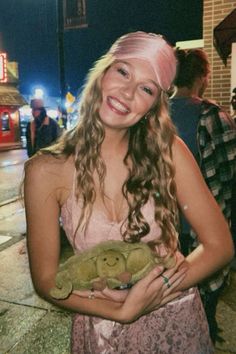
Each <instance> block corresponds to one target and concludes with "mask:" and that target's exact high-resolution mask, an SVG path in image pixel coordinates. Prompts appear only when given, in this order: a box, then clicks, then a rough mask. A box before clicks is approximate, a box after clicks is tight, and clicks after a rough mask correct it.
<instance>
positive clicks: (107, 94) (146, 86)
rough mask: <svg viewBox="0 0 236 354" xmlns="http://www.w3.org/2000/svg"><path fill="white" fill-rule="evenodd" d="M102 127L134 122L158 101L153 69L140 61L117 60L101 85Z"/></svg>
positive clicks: (129, 124) (125, 125)
mask: <svg viewBox="0 0 236 354" xmlns="http://www.w3.org/2000/svg"><path fill="white" fill-rule="evenodd" d="M101 91H102V104H101V107H100V110H99V114H100V117H101V120H102V122H103V124H104V125H105V126H107V127H110V128H114V129H124V128H128V127H130V126H132V125H134V124H135V123H137V122H138V121H139V120H140V119H141V118H142V117H143V116H145V114H146V113H147V112H148V111H149V110H150V108H151V107H152V106H153V104H154V103H155V101H156V100H157V97H158V93H159V92H160V88H159V87H158V84H157V82H156V80H155V72H154V70H153V68H152V66H151V65H150V64H149V63H148V62H146V61H144V60H141V59H126V60H125V61H116V62H115V63H113V64H112V65H111V66H110V68H109V69H108V70H107V71H106V73H105V74H104V77H103V79H102V82H101Z"/></svg>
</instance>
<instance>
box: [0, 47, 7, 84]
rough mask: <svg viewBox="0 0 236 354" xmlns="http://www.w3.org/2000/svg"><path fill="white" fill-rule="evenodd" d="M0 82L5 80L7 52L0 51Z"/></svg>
mask: <svg viewBox="0 0 236 354" xmlns="http://www.w3.org/2000/svg"><path fill="white" fill-rule="evenodd" d="M0 82H7V54H6V53H0Z"/></svg>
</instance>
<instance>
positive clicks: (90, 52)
mask: <svg viewBox="0 0 236 354" xmlns="http://www.w3.org/2000/svg"><path fill="white" fill-rule="evenodd" d="M202 2H203V1H201V0H177V1H174V0H87V1H86V6H87V23H88V27H87V28H81V29H73V30H67V31H65V33H64V49H65V50H64V53H65V78H66V84H67V85H68V88H69V89H70V91H71V92H72V93H73V94H76V93H77V92H78V90H79V88H80V87H81V85H82V84H83V79H84V76H85V74H86V72H87V70H88V69H89V68H90V67H91V64H92V63H93V62H94V61H95V60H96V59H97V58H98V57H99V56H100V55H102V54H104V53H105V52H106V50H107V49H108V48H109V47H110V45H111V43H112V42H113V41H114V40H115V39H116V38H117V37H119V36H120V35H122V34H124V33H126V32H130V31H136V30H144V31H147V32H156V33H161V34H163V35H165V37H166V38H167V39H168V40H169V41H170V42H171V43H172V44H175V42H176V41H183V40H192V39H201V38H202V12H203V4H202ZM56 5H57V1H56V0H1V1H0V32H1V33H2V43H3V46H2V47H3V48H2V49H3V50H5V51H6V52H7V53H8V60H9V61H17V62H18V63H19V74H20V87H19V89H20V92H21V93H22V94H25V95H31V94H32V92H33V89H34V88H35V86H42V87H43V88H44V89H45V91H46V94H47V95H48V96H59V94H60V82H59V68H58V44H57V39H58V34H57V6H56Z"/></svg>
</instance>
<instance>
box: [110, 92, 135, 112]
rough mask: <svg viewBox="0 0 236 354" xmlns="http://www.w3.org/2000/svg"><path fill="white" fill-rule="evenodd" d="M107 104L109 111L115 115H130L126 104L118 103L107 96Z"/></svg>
mask: <svg viewBox="0 0 236 354" xmlns="http://www.w3.org/2000/svg"><path fill="white" fill-rule="evenodd" d="M107 104H108V106H109V107H110V109H111V110H112V111H113V112H115V113H117V114H120V115H126V114H128V113H130V109H129V107H128V106H127V105H126V104H124V103H122V102H121V101H119V100H118V99H117V98H115V97H112V96H108V97H107Z"/></svg>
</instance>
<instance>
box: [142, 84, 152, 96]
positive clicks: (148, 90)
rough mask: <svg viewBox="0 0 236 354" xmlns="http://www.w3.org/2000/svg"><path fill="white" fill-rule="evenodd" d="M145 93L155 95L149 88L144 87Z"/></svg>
mask: <svg viewBox="0 0 236 354" xmlns="http://www.w3.org/2000/svg"><path fill="white" fill-rule="evenodd" d="M143 91H144V92H146V93H147V94H149V95H150V96H152V95H153V91H152V90H151V89H150V88H149V87H146V86H144V87H143Z"/></svg>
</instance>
